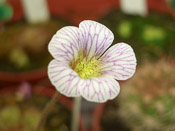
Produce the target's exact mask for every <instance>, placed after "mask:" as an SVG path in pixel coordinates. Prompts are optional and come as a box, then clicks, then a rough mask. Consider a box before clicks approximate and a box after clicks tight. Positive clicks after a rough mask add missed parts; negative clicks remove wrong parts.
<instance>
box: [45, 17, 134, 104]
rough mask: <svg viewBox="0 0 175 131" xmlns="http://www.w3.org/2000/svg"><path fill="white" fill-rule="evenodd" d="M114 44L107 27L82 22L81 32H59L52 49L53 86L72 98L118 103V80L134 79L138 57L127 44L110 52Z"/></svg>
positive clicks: (79, 29) (74, 29) (120, 45)
mask: <svg viewBox="0 0 175 131" xmlns="http://www.w3.org/2000/svg"><path fill="white" fill-rule="evenodd" d="M113 40H114V35H113V33H112V32H111V31H110V30H109V29H108V28H107V27H106V26H104V25H102V24H100V23H98V22H95V21H90V20H85V21H83V22H81V23H80V25H79V28H77V27H74V26H68V27H63V28H62V29H60V30H58V32H57V33H56V34H55V35H54V36H53V38H52V40H51V42H50V43H49V47H48V48H49V52H50V53H51V55H52V56H53V57H54V60H52V61H51V62H50V64H49V66H48V75H49V79H50V80H51V82H52V84H53V85H54V86H55V87H56V89H57V90H58V91H60V92H61V93H62V94H64V95H66V96H68V97H77V96H82V97H84V98H85V99H87V100H89V101H93V102H100V103H102V102H105V101H107V100H109V99H114V98H115V97H116V96H117V95H118V94H119V92H120V86H119V83H118V82H117V81H116V80H126V79H128V78H130V77H132V76H133V74H134V73H135V69H136V57H135V54H134V52H133V49H132V48H131V47H130V46H129V45H128V44H125V43H118V44H115V45H114V46H112V47H110V48H109V49H108V50H107V48H108V47H109V46H110V45H111V44H112V42H113ZM106 50H107V51H106ZM105 51H106V52H105ZM115 79H116V80H115Z"/></svg>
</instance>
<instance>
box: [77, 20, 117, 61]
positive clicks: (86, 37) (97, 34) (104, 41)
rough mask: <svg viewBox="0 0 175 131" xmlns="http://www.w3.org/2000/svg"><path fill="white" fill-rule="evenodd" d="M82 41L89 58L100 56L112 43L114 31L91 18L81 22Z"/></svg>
mask: <svg viewBox="0 0 175 131" xmlns="http://www.w3.org/2000/svg"><path fill="white" fill-rule="evenodd" d="M79 29H80V31H81V36H80V37H81V41H82V42H81V43H82V44H83V48H84V53H85V55H86V56H87V58H89V59H90V58H91V57H92V56H94V57H97V58H98V57H100V56H101V55H102V54H103V52H104V51H105V50H106V49H107V48H108V47H109V46H110V45H111V44H112V42H113V40H114V35H113V33H112V32H111V31H110V30H109V29H108V28H107V27H106V26H104V25H102V24H100V23H98V22H95V21H90V20H85V21H83V22H81V23H80V25H79Z"/></svg>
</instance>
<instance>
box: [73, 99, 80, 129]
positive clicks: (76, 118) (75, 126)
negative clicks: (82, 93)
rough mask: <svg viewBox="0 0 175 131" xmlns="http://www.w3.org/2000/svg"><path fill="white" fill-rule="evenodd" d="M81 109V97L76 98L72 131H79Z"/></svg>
mask: <svg viewBox="0 0 175 131" xmlns="http://www.w3.org/2000/svg"><path fill="white" fill-rule="evenodd" d="M80 108H81V97H76V98H74V105H73V112H72V113H73V114H72V123H71V124H72V125H71V131H78V129H79V128H78V127H79V124H78V123H79V117H80Z"/></svg>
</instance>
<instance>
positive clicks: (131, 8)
mask: <svg viewBox="0 0 175 131" xmlns="http://www.w3.org/2000/svg"><path fill="white" fill-rule="evenodd" d="M146 1H147V0H120V5H121V9H122V11H123V12H124V13H126V14H131V15H141V16H145V15H146V14H147V12H148V11H147V2H146Z"/></svg>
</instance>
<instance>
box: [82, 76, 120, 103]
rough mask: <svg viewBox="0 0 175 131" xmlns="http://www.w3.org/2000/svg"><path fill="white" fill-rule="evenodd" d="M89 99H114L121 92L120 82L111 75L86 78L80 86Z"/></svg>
mask: <svg viewBox="0 0 175 131" xmlns="http://www.w3.org/2000/svg"><path fill="white" fill-rule="evenodd" d="M79 91H80V94H81V95H82V96H83V97H84V98H85V99H87V100H89V101H92V102H98V103H102V102H105V101H107V100H109V99H114V98H115V97H116V96H117V95H118V94H119V92H120V86H119V83H118V82H117V81H116V80H114V79H113V78H112V77H110V76H102V77H98V78H92V79H87V80H84V81H83V82H82V84H81V86H80V88H79Z"/></svg>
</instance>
